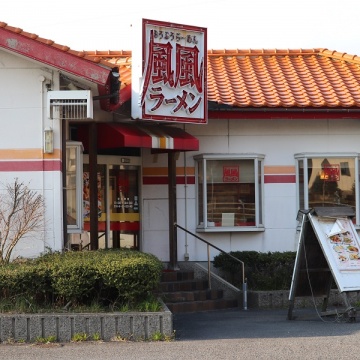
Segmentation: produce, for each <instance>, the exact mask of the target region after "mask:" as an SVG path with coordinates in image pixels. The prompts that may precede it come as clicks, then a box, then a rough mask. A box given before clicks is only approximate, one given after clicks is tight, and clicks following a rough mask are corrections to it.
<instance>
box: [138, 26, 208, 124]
mask: <svg viewBox="0 0 360 360" xmlns="http://www.w3.org/2000/svg"><path fill="white" fill-rule="evenodd" d="M148 22H149V21H147V22H146V25H144V26H145V28H144V31H145V37H146V41H145V42H144V54H145V59H144V60H145V68H144V73H143V88H142V93H141V98H140V102H141V105H142V108H143V118H144V119H156V120H167V121H179V122H206V116H205V115H206V106H207V105H206V103H207V99H206V82H205V79H206V76H205V75H206V74H205V71H206V53H205V49H206V46H205V43H204V41H205V40H204V37H205V36H204V33H202V32H200V31H196V29H192V28H191V29H185V30H184V29H183V28H181V29H177V28H171V27H170V25H169V27H167V26H161V27H160V26H158V25H156V24H151V23H148ZM203 31H204V30H203Z"/></svg>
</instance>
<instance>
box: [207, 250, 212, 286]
mask: <svg viewBox="0 0 360 360" xmlns="http://www.w3.org/2000/svg"><path fill="white" fill-rule="evenodd" d="M207 259H208V282H209V289H210V290H211V274H210V246H209V244H207Z"/></svg>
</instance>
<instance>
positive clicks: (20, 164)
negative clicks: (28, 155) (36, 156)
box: [0, 160, 61, 171]
mask: <svg viewBox="0 0 360 360" xmlns="http://www.w3.org/2000/svg"><path fill="white" fill-rule="evenodd" d="M0 171H61V161H60V160H48V161H43V160H39V161H2V162H0Z"/></svg>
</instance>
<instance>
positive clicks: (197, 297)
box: [162, 289, 223, 303]
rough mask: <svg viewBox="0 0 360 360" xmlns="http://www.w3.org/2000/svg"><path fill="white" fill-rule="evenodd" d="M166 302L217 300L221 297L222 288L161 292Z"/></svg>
mask: <svg viewBox="0 0 360 360" xmlns="http://www.w3.org/2000/svg"><path fill="white" fill-rule="evenodd" d="M162 298H163V300H164V301H165V302H166V303H174V302H185V301H205V300H219V299H222V298H223V290H209V289H207V290H197V291H176V292H167V293H162Z"/></svg>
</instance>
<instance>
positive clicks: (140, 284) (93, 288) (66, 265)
mask: <svg viewBox="0 0 360 360" xmlns="http://www.w3.org/2000/svg"><path fill="white" fill-rule="evenodd" d="M162 269H163V264H162V262H161V261H160V260H159V259H157V258H156V257H155V256H153V255H151V254H145V253H141V252H138V251H134V250H98V251H82V252H65V253H52V254H47V255H44V256H42V257H40V258H37V259H35V260H29V261H25V262H22V263H12V264H8V265H3V266H0V296H1V298H3V299H4V298H6V299H11V298H16V297H19V296H22V297H25V298H27V299H31V300H32V301H34V300H35V301H37V302H38V303H42V304H45V303H54V304H58V305H65V304H66V303H68V302H69V301H71V303H72V304H78V305H87V304H91V303H93V302H94V301H97V302H99V303H102V304H104V305H108V304H111V303H115V302H117V303H128V304H129V303H134V302H139V301H141V300H143V299H144V298H146V297H148V296H149V295H151V294H152V293H153V291H154V290H156V289H157V287H158V285H159V282H160V276H161V271H162Z"/></svg>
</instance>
